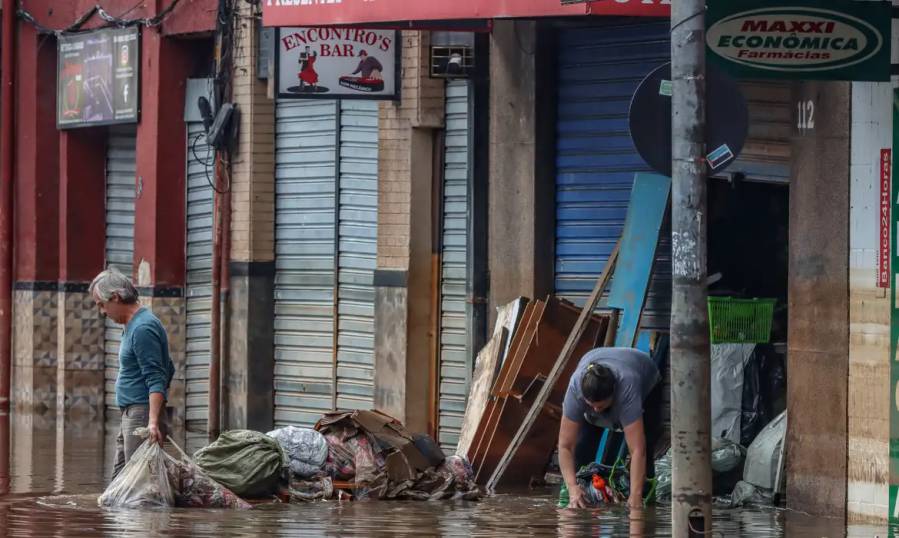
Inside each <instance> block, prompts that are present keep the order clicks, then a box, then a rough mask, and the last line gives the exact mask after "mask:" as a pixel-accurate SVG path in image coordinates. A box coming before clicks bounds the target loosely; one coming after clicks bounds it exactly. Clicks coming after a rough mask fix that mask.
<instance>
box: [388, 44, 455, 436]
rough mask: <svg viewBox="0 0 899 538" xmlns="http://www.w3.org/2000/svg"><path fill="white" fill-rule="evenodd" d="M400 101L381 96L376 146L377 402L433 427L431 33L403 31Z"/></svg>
mask: <svg viewBox="0 0 899 538" xmlns="http://www.w3.org/2000/svg"><path fill="white" fill-rule="evenodd" d="M402 46H403V52H402V53H403V77H402V100H401V101H399V102H394V103H383V104H382V105H381V111H380V129H381V132H380V137H379V139H380V140H379V151H378V176H379V177H378V261H377V271H376V272H375V406H376V407H377V408H378V409H381V410H383V411H385V412H387V413H389V414H391V415H393V416H395V417H396V418H398V419H399V420H401V421H403V422H404V423H405V424H406V426H408V427H409V428H410V429H412V430H415V431H427V429H428V426H429V420H430V417H429V416H428V401H429V400H430V394H429V376H430V370H431V367H432V355H431V349H432V345H431V343H432V338H433V335H432V334H431V331H430V314H431V293H432V286H434V285H436V283H435V282H433V275H432V267H431V263H432V252H433V250H434V247H435V245H432V244H431V243H432V233H431V232H432V230H431V228H432V220H433V219H432V217H433V216H432V215H431V203H432V187H433V183H434V177H433V169H434V166H433V163H434V161H433V152H434V149H435V148H434V139H435V129H439V128H442V127H443V120H444V117H443V116H444V81H443V80H441V79H431V78H429V76H428V66H429V54H430V34H429V33H428V32H403V39H402Z"/></svg>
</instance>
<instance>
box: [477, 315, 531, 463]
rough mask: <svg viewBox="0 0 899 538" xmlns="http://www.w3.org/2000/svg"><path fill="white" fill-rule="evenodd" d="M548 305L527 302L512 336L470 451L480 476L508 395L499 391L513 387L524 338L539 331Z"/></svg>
mask: <svg viewBox="0 0 899 538" xmlns="http://www.w3.org/2000/svg"><path fill="white" fill-rule="evenodd" d="M545 307H546V303H544V302H543V301H536V302H532V303H530V304H528V305H527V308H525V311H524V315H523V316H522V320H521V323H520V324H519V327H518V330H517V331H516V332H515V336H514V337H513V338H512V345H511V346H510V348H509V356H508V357H507V358H506V361H505V362H504V363H503V367H502V370H501V371H500V374H499V377H498V378H497V380H496V383H495V385H494V389H493V392H492V394H491V400H490V403H488V405H487V409H486V410H485V412H484V415H483V416H482V417H481V423H480V424H479V426H478V430H477V432H476V433H475V438H474V441H473V443H472V446H471V448H470V449H469V451H468V454H469V455H468V460H469V462H471V465H472V468H473V469H474V471H475V476H477V475H478V473H479V470H480V467H481V464H482V463H483V460H484V457H485V456H486V453H487V449H488V448H489V446H490V443H491V440H492V439H493V434H494V432H495V431H496V427H497V422H498V420H499V416H500V414H501V413H502V408H503V406H504V405H505V398H502V397H499V396H498V394H499V393H501V392H503V391H504V390H505V387H506V385H509V386H511V383H512V381H513V380H514V378H513V374H512V371H513V370H515V371H517V368H518V365H519V362H520V359H519V357H518V356H519V350H520V349H522V343H523V342H524V341H525V340H528V339H529V338H530V335H531V334H532V333H533V331H535V330H536V326H537V322H538V321H539V318H540V316H541V315H542V312H543V309H544V308H545Z"/></svg>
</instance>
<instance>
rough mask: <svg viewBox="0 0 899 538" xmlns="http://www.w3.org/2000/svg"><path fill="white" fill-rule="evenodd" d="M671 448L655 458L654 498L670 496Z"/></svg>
mask: <svg viewBox="0 0 899 538" xmlns="http://www.w3.org/2000/svg"><path fill="white" fill-rule="evenodd" d="M671 457H672V454H671V449H670V448H669V449H668V451H667V452H665V454H664V455H662V456H660V457H659V459H657V460H656V499H659V500H668V499H670V498H671Z"/></svg>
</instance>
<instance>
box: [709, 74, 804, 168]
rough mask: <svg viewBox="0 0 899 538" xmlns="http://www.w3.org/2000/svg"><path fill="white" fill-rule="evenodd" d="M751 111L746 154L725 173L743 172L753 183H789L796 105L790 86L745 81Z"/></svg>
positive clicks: (741, 155)
mask: <svg viewBox="0 0 899 538" xmlns="http://www.w3.org/2000/svg"><path fill="white" fill-rule="evenodd" d="M740 89H742V90H743V95H744V96H745V97H746V102H747V105H748V109H749V135H748V137H747V139H746V144H744V146H743V151H742V152H741V153H740V156H739V157H738V158H737V160H736V161H734V163H733V164H732V165H730V166H728V167H727V170H725V173H727V174H731V173H734V172H742V173H743V174H744V175H745V176H746V178H747V179H748V180H750V181H768V182H775V183H789V182H790V159H791V154H790V135H791V132H792V124H791V122H792V113H793V105H792V99H791V97H790V92H791V90H790V83H789V82H784V81H777V80H772V81H759V80H742V81H740Z"/></svg>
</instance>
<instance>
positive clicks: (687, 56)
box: [671, 0, 712, 538]
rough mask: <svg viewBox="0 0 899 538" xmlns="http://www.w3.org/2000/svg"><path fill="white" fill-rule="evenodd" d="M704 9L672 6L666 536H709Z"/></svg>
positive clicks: (689, 1)
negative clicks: (669, 459)
mask: <svg viewBox="0 0 899 538" xmlns="http://www.w3.org/2000/svg"><path fill="white" fill-rule="evenodd" d="M705 72H706V70H705V2H704V1H703V0H677V1H676V2H672V3H671V79H672V89H673V91H672V102H671V113H672V159H673V162H672V180H673V185H672V195H671V196H672V198H671V216H672V219H671V241H672V243H671V247H672V253H671V254H672V270H673V277H674V289H673V297H672V304H671V445H672V447H673V462H672V463H673V465H672V485H671V493H672V510H671V518H672V529H673V533H672V534H673V536H674V537H675V538H682V537H693V536H708V533H710V532H711V529H712V508H711V499H712V467H711V437H710V430H711V410H710V403H709V391H710V374H711V360H710V356H709V320H708V304H707V301H708V292H707V289H706V275H707V267H706V260H707V258H708V256H707V253H706V224H707V222H708V212H707V211H706V163H705V160H704V159H705V155H706V143H705V125H706V118H705V103H706V99H705V91H706V83H705V81H706V76H705Z"/></svg>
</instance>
